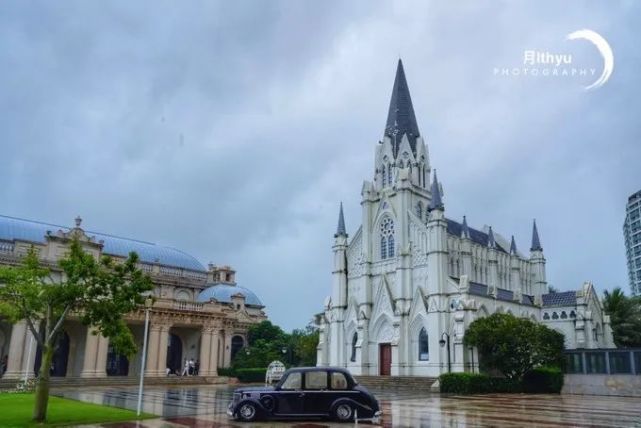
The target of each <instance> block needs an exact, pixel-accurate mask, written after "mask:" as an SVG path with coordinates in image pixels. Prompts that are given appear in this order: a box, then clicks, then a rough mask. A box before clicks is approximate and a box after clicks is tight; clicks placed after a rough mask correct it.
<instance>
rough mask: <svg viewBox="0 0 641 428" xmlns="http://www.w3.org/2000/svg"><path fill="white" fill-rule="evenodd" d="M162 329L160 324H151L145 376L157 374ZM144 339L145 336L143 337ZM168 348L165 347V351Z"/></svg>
mask: <svg viewBox="0 0 641 428" xmlns="http://www.w3.org/2000/svg"><path fill="white" fill-rule="evenodd" d="M161 332H162V329H161V326H160V325H158V324H151V323H150V324H149V333H148V334H149V337H148V338H147V361H146V362H145V376H157V374H158V362H157V359H158V353H159V344H160V335H161ZM143 340H144V337H143ZM166 352H167V350H166V349H165V353H166Z"/></svg>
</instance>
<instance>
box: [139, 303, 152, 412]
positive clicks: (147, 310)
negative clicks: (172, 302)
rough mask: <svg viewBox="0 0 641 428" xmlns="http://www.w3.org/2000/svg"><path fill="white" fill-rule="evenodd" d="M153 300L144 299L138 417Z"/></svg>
mask: <svg viewBox="0 0 641 428" xmlns="http://www.w3.org/2000/svg"><path fill="white" fill-rule="evenodd" d="M153 304H154V300H153V299H152V298H151V297H147V298H146V299H145V333H144V335H143V339H142V360H141V361H140V385H139V386H138V407H137V410H136V414H137V415H138V416H140V413H141V411H142V390H143V384H144V380H145V363H146V362H147V336H148V334H149V311H150V310H151V305H153Z"/></svg>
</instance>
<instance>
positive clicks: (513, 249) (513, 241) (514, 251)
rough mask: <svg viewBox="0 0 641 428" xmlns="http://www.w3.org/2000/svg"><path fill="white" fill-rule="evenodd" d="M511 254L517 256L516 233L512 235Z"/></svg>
mask: <svg viewBox="0 0 641 428" xmlns="http://www.w3.org/2000/svg"><path fill="white" fill-rule="evenodd" d="M510 255H512V256H516V255H517V252H516V241H515V240H514V235H512V242H511V243H510Z"/></svg>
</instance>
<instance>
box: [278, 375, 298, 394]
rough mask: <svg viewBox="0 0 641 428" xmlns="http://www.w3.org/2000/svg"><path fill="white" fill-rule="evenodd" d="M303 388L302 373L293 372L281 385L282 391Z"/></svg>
mask: <svg viewBox="0 0 641 428" xmlns="http://www.w3.org/2000/svg"><path fill="white" fill-rule="evenodd" d="M301 387H302V376H301V373H300V372H292V373H290V374H289V375H287V377H286V378H285V381H284V382H283V383H282V384H281V386H280V389H289V390H291V389H301Z"/></svg>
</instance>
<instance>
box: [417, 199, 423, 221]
mask: <svg viewBox="0 0 641 428" xmlns="http://www.w3.org/2000/svg"><path fill="white" fill-rule="evenodd" d="M416 216H417V217H418V218H420V219H422V218H423V202H421V201H418V203H417V204H416Z"/></svg>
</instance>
